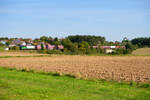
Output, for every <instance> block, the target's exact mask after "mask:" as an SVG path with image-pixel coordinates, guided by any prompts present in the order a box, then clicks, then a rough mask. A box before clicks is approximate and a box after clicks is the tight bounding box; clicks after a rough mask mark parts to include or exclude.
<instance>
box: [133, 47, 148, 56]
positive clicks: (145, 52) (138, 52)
mask: <svg viewBox="0 0 150 100" xmlns="http://www.w3.org/2000/svg"><path fill="white" fill-rule="evenodd" d="M132 54H133V55H150V48H140V49H137V50H135V51H133V53H132Z"/></svg>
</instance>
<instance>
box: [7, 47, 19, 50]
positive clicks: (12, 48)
mask: <svg viewBox="0 0 150 100" xmlns="http://www.w3.org/2000/svg"><path fill="white" fill-rule="evenodd" d="M9 49H10V50H20V48H19V47H18V46H14V47H10V48H9Z"/></svg>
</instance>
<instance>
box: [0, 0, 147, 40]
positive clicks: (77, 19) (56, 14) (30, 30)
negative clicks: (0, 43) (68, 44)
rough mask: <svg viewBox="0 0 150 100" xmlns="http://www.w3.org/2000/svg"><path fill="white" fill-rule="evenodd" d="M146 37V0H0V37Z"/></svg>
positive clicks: (110, 38) (114, 38)
mask: <svg viewBox="0 0 150 100" xmlns="http://www.w3.org/2000/svg"><path fill="white" fill-rule="evenodd" d="M43 35H45V36H52V37H59V38H63V37H66V36H68V35H96V36H104V37H105V38H106V40H109V41H115V40H118V41H121V40H122V39H123V37H127V38H128V39H133V38H136V37H150V0H0V37H18V38H19V37H24V38H38V37H40V36H43Z"/></svg>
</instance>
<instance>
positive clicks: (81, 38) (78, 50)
mask: <svg viewBox="0 0 150 100" xmlns="http://www.w3.org/2000/svg"><path fill="white" fill-rule="evenodd" d="M15 39H17V38H7V37H0V41H2V40H7V41H6V46H8V45H10V44H11V43H12V41H13V40H15ZM22 40H24V41H28V40H30V39H24V38H22ZM33 41H34V43H35V44H36V43H38V42H44V43H49V44H51V45H56V46H58V45H63V46H64V49H63V50H41V51H39V52H41V53H50V54H52V53H63V54H104V53H105V49H103V48H101V46H125V47H126V48H118V49H115V50H114V52H113V53H112V54H130V53H132V51H133V50H135V49H137V48H143V47H150V38H135V39H132V40H131V41H130V40H123V41H121V42H118V41H115V42H111V41H106V39H105V37H102V36H94V35H93V36H92V35H74V36H73V35H71V36H68V37H66V38H63V39H59V38H57V37H56V38H52V37H50V36H49V37H48V36H42V37H40V38H35V39H33ZM0 46H1V47H2V46H4V45H3V44H2V43H1V42H0ZM93 46H97V48H93Z"/></svg>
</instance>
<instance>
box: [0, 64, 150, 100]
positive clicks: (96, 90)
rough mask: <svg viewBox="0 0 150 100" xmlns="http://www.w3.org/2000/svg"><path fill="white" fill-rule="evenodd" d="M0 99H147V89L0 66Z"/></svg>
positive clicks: (148, 94) (149, 94)
mask: <svg viewBox="0 0 150 100" xmlns="http://www.w3.org/2000/svg"><path fill="white" fill-rule="evenodd" d="M146 86H147V85H146ZM0 100H150V88H149V87H147V88H144V87H138V86H137V85H132V86H131V85H129V84H127V83H117V82H108V81H102V80H101V81H98V80H97V81H91V80H81V79H76V78H73V77H71V76H59V75H57V74H43V73H34V72H23V71H17V70H15V69H7V68H2V67H0Z"/></svg>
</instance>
